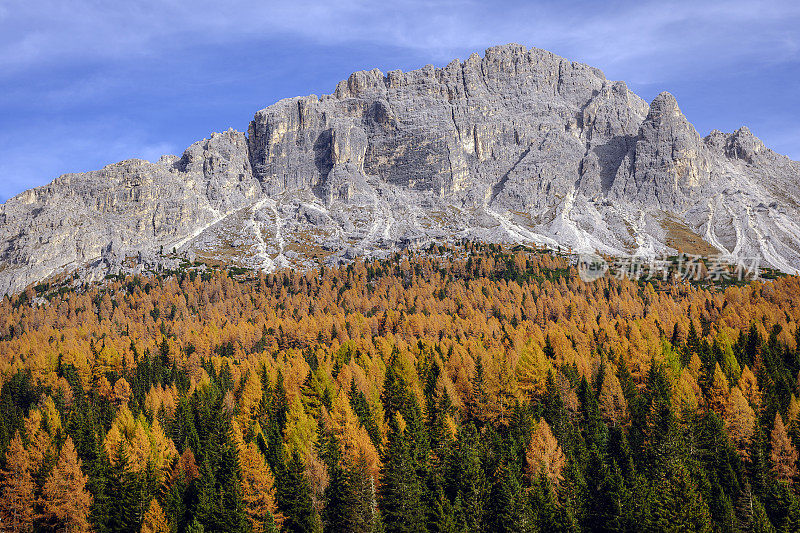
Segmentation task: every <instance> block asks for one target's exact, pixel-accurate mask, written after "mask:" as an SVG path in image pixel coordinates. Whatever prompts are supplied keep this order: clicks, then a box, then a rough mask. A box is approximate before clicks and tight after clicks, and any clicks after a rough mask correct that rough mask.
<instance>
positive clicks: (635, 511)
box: [0, 243, 800, 532]
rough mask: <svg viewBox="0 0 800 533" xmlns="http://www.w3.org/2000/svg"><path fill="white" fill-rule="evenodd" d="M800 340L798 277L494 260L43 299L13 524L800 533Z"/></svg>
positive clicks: (36, 313) (6, 500)
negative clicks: (633, 272)
mask: <svg viewBox="0 0 800 533" xmlns="http://www.w3.org/2000/svg"><path fill="white" fill-rule="evenodd" d="M799 326H800V279H798V278H797V277H791V276H785V277H779V278H778V279H775V280H773V281H770V282H761V281H756V282H752V283H734V284H732V285H731V284H728V285H727V286H725V287H721V286H714V285H707V284H690V283H678V282H674V281H668V282H662V281H658V280H653V281H650V282H644V281H641V282H635V281H632V280H629V279H616V278H615V277H613V276H608V277H604V278H602V279H600V280H598V281H595V282H592V283H585V282H583V281H581V280H580V278H579V277H578V276H577V275H576V270H575V268H574V267H571V266H570V265H569V261H568V259H567V258H565V257H563V256H560V255H557V254H552V253H548V252H543V251H541V250H532V249H526V248H523V247H517V248H514V249H512V248H509V247H500V246H494V245H485V244H474V243H466V244H459V245H457V246H456V245H454V246H440V247H430V248H429V249H427V250H426V252H425V253H419V252H409V251H405V252H401V253H395V254H392V255H390V256H388V257H387V258H385V259H380V260H366V261H365V260H356V261H355V262H353V263H352V264H349V265H347V266H340V267H336V268H322V269H312V270H308V271H305V272H300V271H297V270H292V269H284V270H280V271H278V272H276V273H272V274H267V273H264V272H261V271H251V270H243V269H238V268H232V269H227V270H226V269H209V268H207V267H205V266H204V265H192V264H185V265H183V266H181V267H180V268H178V269H176V270H175V271H173V272H163V273H162V274H161V275H159V276H149V277H142V276H121V277H111V278H110V279H107V280H105V281H103V282H100V283H97V284H94V285H91V286H80V287H78V288H77V289H75V288H72V287H71V285H70V284H69V280H65V281H64V283H63V284H53V285H43V286H40V287H37V288H36V289H33V288H31V289H29V290H28V291H26V292H24V293H22V294H21V295H19V296H17V297H14V298H8V297H7V298H4V299H3V300H2V302H0V405H2V413H3V416H2V418H0V457H2V460H0V466H2V472H1V473H0V514H2V516H3V519H4V522H3V523H4V524H5V525H8V527H10V528H11V530H19V531H21V530H29V529H28V528H29V527H30V526H31V525H32V524H34V525H35V530H36V531H50V530H53V529H59V530H62V529H67V530H70V531H87V530H88V528H89V527H90V526H91V528H92V530H93V531H97V532H106V531H139V530H140V528H141V531H147V532H151V531H159V532H162V531H163V532H166V531H179V532H184V531H192V532H196V531H275V530H276V529H277V528H280V529H281V530H282V531H326V532H327V531H337V532H339V531H358V532H368V531H387V532H399V531H413V532H423V531H431V532H433V531H531V532H533V531H548V532H549V531H612V530H613V531H672V530H685V531H725V532H730V531H775V530H777V531H796V530H797V527H796V525H797V524H798V523H800V511H798V510H800V499H798V493H797V484H796V483H797V475H798V453H797V449H796V447H795V444H796V443H798V442H800V441H798V438H800V435H799V433H798V432H799V431H800V403H798V399H797V398H798V394H800V391H798V378H799V377H800V374H798V373H799V372H800V327H799ZM15 528H16V529H15ZM680 528H683V529H680ZM773 528H774V529H773Z"/></svg>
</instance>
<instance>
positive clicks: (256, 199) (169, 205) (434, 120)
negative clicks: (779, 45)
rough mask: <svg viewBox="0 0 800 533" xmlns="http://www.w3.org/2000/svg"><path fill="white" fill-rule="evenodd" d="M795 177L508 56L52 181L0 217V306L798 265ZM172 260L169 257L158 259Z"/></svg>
mask: <svg viewBox="0 0 800 533" xmlns="http://www.w3.org/2000/svg"><path fill="white" fill-rule="evenodd" d="M798 185H800V163H797V162H794V161H791V160H790V159H788V158H787V157H785V156H782V155H779V154H776V153H775V152H773V151H772V150H770V149H768V148H766V147H765V146H764V144H763V143H762V142H761V141H760V140H758V139H757V138H756V137H754V136H753V134H752V133H751V132H750V131H749V130H748V129H747V128H744V127H743V128H741V129H739V130H737V131H736V132H734V133H721V132H719V131H714V132H712V133H711V134H709V135H708V136H707V137H705V138H701V137H700V135H699V134H698V133H697V131H696V130H695V128H694V127H693V126H692V124H691V123H689V121H688V120H687V119H686V117H685V116H684V115H683V113H682V112H681V110H680V108H679V106H678V103H677V101H676V100H675V98H674V97H673V96H672V95H671V94H669V93H666V92H665V93H662V94H660V95H658V96H657V97H656V98H655V99H654V100H653V102H652V103H650V104H649V105H648V104H647V102H645V101H644V100H642V99H641V98H639V97H638V96H637V95H636V94H634V93H633V92H631V91H630V90H629V89H628V88H627V86H626V85H625V83H623V82H619V81H616V82H615V81H609V80H607V79H606V78H605V76H604V75H603V73H602V72H601V71H600V70H598V69H596V68H592V67H590V66H587V65H583V64H580V63H575V62H572V61H569V60H567V59H564V58H562V57H559V56H556V55H554V54H552V53H550V52H547V51H544V50H539V49H526V48H525V47H523V46H520V45H515V44H510V45H506V46H498V47H493V48H489V49H488V50H486V52H485V55H484V56H483V57H481V56H480V55H478V54H472V55H471V56H470V57H469V58H468V59H467V60H466V61H463V62H462V61H458V60H454V61H452V62H451V63H449V64H448V65H447V66H445V67H443V68H434V67H433V66H430V65H428V66H425V67H423V68H421V69H419V70H415V71H411V72H406V73H404V72H401V71H391V72H388V73H386V74H384V73H382V72H380V71H379V70H371V71H362V72H356V73H354V74H352V75H351V76H350V77H349V78H348V79H347V80H345V81H342V82H340V83H339V84H338V85H337V87H336V90H335V91H334V93H333V94H332V95H323V96H321V97H318V96H315V95H311V96H306V97H299V98H291V99H287V100H281V101H279V102H277V103H275V104H273V105H271V106H269V107H267V108H265V109H263V110H261V111H258V112H257V113H256V114H255V117H254V118H253V121H252V122H251V123H250V126H249V128H248V132H247V134H245V133H242V132H237V131H233V130H229V131H227V132H224V133H214V134H212V135H211V137H210V138H209V139H204V140H202V141H199V142H197V143H195V144H193V145H192V146H190V147H189V148H187V149H186V151H185V152H184V153H183V155H182V156H180V157H177V156H163V157H162V158H161V159H160V160H159V161H158V162H155V163H150V162H147V161H142V160H129V161H123V162H121V163H117V164H113V165H109V166H107V167H105V168H103V169H102V170H98V171H93V172H87V173H83V174H65V175H63V176H61V177H59V178H58V179H56V180H55V181H53V182H52V183H51V184H49V185H47V186H44V187H40V188H37V189H32V190H29V191H26V192H24V193H22V194H20V195H18V196H16V197H15V198H12V199H9V200H8V201H7V202H6V203H5V204H4V205H1V206H0V293H14V292H17V291H19V290H21V289H23V288H24V287H26V286H27V285H29V284H30V283H33V282H37V281H41V280H43V279H46V278H47V277H49V276H51V275H54V274H57V273H60V272H64V271H72V270H77V269H82V270H85V272H84V274H86V275H88V276H89V277H90V278H91V277H92V276H94V277H97V276H102V275H104V274H105V273H108V272H115V271H119V270H120V269H122V270H123V271H137V270H142V269H150V268H155V267H157V266H159V265H161V266H165V265H167V266H168V264H169V262H170V261H176V260H177V259H175V258H176V257H181V256H182V257H189V258H191V259H197V260H203V261H208V262H221V263H228V264H235V265H239V266H244V267H250V268H259V269H265V270H273V269H275V268H279V267H283V266H291V267H298V268H305V267H310V266H313V265H315V264H319V263H338V262H341V261H347V260H350V259H352V258H354V257H356V256H359V255H365V256H375V255H381V254H385V253H386V252H388V251H390V250H394V249H396V248H398V247H405V246H411V245H421V244H425V243H429V242H432V241H445V240H449V239H454V238H469V239H481V240H487V241H495V242H520V243H533V244H538V245H545V246H550V247H562V248H567V249H571V250H573V251H578V252H582V251H599V252H601V253H607V254H612V255H623V254H641V255H646V256H653V255H655V254H660V253H665V252H675V251H678V250H680V251H684V252H687V253H700V254H717V253H721V254H726V255H730V256H734V257H739V258H742V257H759V258H761V260H762V261H763V263H765V264H767V265H770V266H772V267H775V268H777V269H780V270H783V271H785V272H790V273H797V272H798V269H800V222H798V221H800V187H798ZM173 250H174V252H175V253H174V254H173V253H172V252H173Z"/></svg>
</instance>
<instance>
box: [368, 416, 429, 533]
mask: <svg viewBox="0 0 800 533" xmlns="http://www.w3.org/2000/svg"><path fill="white" fill-rule="evenodd" d="M399 426H400V424H399V422H398V421H397V419H396V418H394V419H390V420H389V438H388V444H387V447H386V451H385V453H384V457H383V466H382V468H381V486H380V490H379V496H378V506H379V509H380V512H381V519H382V522H383V527H384V529H385V531H386V532H387V533H418V532H422V531H425V515H424V512H423V509H422V486H421V483H420V480H419V478H418V476H417V469H416V464H415V460H414V457H413V455H412V450H411V444H410V443H409V442H408V439H407V438H406V435H405V432H404V431H403V430H401V429H400V427H399Z"/></svg>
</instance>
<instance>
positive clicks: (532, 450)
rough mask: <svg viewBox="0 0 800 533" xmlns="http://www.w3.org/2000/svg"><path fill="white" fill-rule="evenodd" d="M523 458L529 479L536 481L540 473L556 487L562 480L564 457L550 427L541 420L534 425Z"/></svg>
mask: <svg viewBox="0 0 800 533" xmlns="http://www.w3.org/2000/svg"><path fill="white" fill-rule="evenodd" d="M525 457H526V459H527V465H526V470H525V471H526V473H527V474H528V477H530V478H531V479H536V477H537V476H539V474H541V473H544V475H545V476H547V478H548V479H549V480H550V481H551V482H552V483H553V485H558V484H559V483H561V481H562V480H563V479H564V477H563V475H562V474H561V472H562V470H563V469H564V465H565V464H566V457H565V456H564V452H563V451H562V450H561V446H560V445H559V444H558V440H556V438H555V436H554V435H553V432H552V431H551V429H550V425H549V424H548V423H547V421H546V420H545V419H543V418H542V419H540V420H539V423H538V424H537V425H536V430H535V431H534V432H533V435H532V436H531V440H530V442H529V443H528V448H527V450H526V452H525Z"/></svg>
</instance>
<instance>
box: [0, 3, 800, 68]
mask: <svg viewBox="0 0 800 533" xmlns="http://www.w3.org/2000/svg"><path fill="white" fill-rule="evenodd" d="M6 6H7V13H6V15H5V17H3V18H2V19H0V30H2V31H0V35H4V36H2V37H0V65H3V66H5V67H6V68H25V67H27V66H31V65H36V64H41V63H48V62H54V61H70V60H94V59H119V58H122V57H135V56H136V55H140V54H157V53H158V52H159V51H160V50H163V49H165V48H166V47H171V46H191V45H193V44H198V43H209V42H211V43H213V42H238V41H256V40H258V39H263V38H266V37H270V36H273V37H274V36H277V35H283V36H285V37H286V38H287V39H293V38H294V39H297V38H301V39H305V40H310V41H312V42H317V43H321V44H332V43H336V44H342V43H373V44H381V45H391V46H398V47H404V48H408V49H413V50H417V51H420V52H424V55H426V56H428V57H433V58H434V59H436V60H441V61H443V60H446V59H449V58H450V57H451V56H452V55H453V54H454V53H456V52H459V53H460V52H463V51H465V50H475V49H478V50H479V49H481V48H484V47H486V46H489V45H492V44H502V43H505V42H511V41H516V42H521V43H523V44H528V45H536V46H539V47H542V48H553V49H557V50H563V53H566V54H572V55H574V56H576V57H578V58H580V59H583V60H585V61H591V62H595V63H599V64H601V65H607V66H610V67H614V68H616V67H618V66H624V65H626V64H629V63H630V62H638V63H639V66H640V67H641V63H645V64H646V63H647V62H645V61H642V60H643V58H652V57H656V58H658V59H660V60H662V63H664V62H665V63H666V65H657V64H656V65H653V67H652V69H651V70H653V71H656V70H657V68H658V67H660V68H664V66H666V67H668V68H673V67H674V66H675V65H674V64H686V63H689V64H693V63H697V61H698V59H710V60H712V61H714V62H715V63H722V64H725V63H728V62H731V61H735V60H737V59H740V58H750V57H759V58H762V59H765V60H766V59H773V60H774V59H776V58H777V60H787V59H797V56H798V47H797V42H796V41H797V30H796V28H797V24H798V23H799V22H800V3H797V2H791V1H781V0H778V1H763V0H762V1H742V0H739V1H727V2H721V1H718V0H712V1H703V2H698V1H696V0H693V1H680V2H574V3H571V4H565V3H564V2H534V3H528V2H520V3H511V2H509V3H502V2H501V3H488V2H478V1H466V2H454V1H447V0H445V1H429V2H424V1H417V0H395V1H394V2H391V3H384V2H370V1H361V0H344V1H342V2H320V1H311V0H295V1H280V2H248V1H242V0H233V1H229V2H218V1H216V0H214V1H211V0H200V1H194V2H189V1H176V0H173V1H163V0H140V1H129V2H123V3H116V2H115V3H105V2H90V1H85V0H84V1H76V2H61V1H59V0H42V1H38V2H30V0H7V2H6ZM108 6H113V7H108ZM670 58H674V60H673V61H668V59H670ZM670 63H673V64H670ZM651 74H652V73H651Z"/></svg>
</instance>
